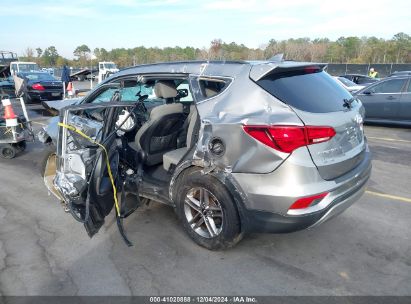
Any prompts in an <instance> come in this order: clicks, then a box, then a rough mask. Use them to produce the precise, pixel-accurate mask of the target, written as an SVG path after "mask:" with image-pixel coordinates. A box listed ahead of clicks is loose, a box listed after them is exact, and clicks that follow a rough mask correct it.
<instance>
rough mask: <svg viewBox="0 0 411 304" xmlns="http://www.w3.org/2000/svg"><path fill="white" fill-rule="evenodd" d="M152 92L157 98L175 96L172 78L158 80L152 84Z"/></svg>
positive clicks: (175, 90) (175, 91)
mask: <svg viewBox="0 0 411 304" xmlns="http://www.w3.org/2000/svg"><path fill="white" fill-rule="evenodd" d="M154 93H155V94H156V96H157V97H158V98H174V97H177V89H176V85H175V83H174V81H173V80H159V81H157V82H156V84H155V86H154Z"/></svg>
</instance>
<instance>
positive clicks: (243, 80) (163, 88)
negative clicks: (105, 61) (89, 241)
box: [44, 61, 371, 249]
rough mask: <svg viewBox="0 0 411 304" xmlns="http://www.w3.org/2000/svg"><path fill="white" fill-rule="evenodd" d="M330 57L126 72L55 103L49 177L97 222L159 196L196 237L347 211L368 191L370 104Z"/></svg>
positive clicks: (94, 226) (212, 242)
mask: <svg viewBox="0 0 411 304" xmlns="http://www.w3.org/2000/svg"><path fill="white" fill-rule="evenodd" d="M324 67H325V66H324V65H322V64H313V63H299V62H287V61H282V62H227V61H226V62H212V61H209V62H173V63H160V64H151V65H141V66H136V67H132V68H129V69H126V70H122V71H120V72H119V73H117V74H116V75H114V76H112V77H111V78H109V79H107V80H106V81H105V82H104V83H103V84H101V85H100V86H99V87H97V88H96V89H95V90H94V91H92V92H91V93H90V94H89V95H88V96H87V97H85V99H84V100H83V101H82V102H81V103H80V104H77V105H72V106H69V107H66V108H64V109H62V110H61V111H60V116H59V119H60V120H59V129H58V140H57V142H56V145H57V151H56V153H55V154H51V156H50V157H49V158H48V161H47V164H46V167H45V172H44V180H45V183H46V185H47V187H48V189H49V190H50V191H51V192H53V193H54V194H55V195H56V196H57V197H58V198H59V199H60V200H61V201H63V202H64V203H65V204H66V205H67V208H68V210H70V212H71V214H72V215H73V216H74V218H75V219H77V220H78V221H79V222H81V223H83V224H84V226H85V228H86V231H87V233H88V234H89V236H90V237H91V236H93V235H94V234H95V233H97V232H98V230H99V229H100V227H101V226H102V225H103V223H104V218H105V217H106V216H107V215H109V213H110V212H111V211H112V209H113V208H114V209H115V210H114V212H115V215H116V217H117V223H118V226H119V229H120V232H121V234H122V235H123V237H124V239H125V241H126V242H127V243H128V244H130V243H129V241H128V239H127V236H126V235H125V233H124V230H123V224H122V219H123V218H125V217H127V216H128V215H130V214H131V213H132V212H133V211H135V210H136V209H137V208H138V207H139V206H140V205H141V204H143V203H144V202H146V201H148V200H155V201H158V202H161V203H164V204H167V205H170V206H173V207H174V208H175V210H176V213H177V215H178V217H179V219H180V220H181V223H182V225H183V227H184V230H185V231H186V232H187V234H188V235H189V236H190V237H191V238H192V239H193V240H194V241H195V242H196V243H198V244H199V245H201V246H204V247H206V248H209V249H222V248H227V247H229V246H232V245H234V244H236V243H237V242H238V241H239V240H240V239H241V237H242V235H243V234H244V233H245V232H292V231H297V230H301V229H305V228H309V227H313V226H316V225H318V224H320V223H322V222H324V221H326V220H328V219H330V218H331V217H333V216H335V215H337V214H339V213H341V212H342V211H344V210H345V209H346V208H347V207H349V206H350V205H351V204H352V203H353V202H355V201H356V200H357V199H358V198H359V197H360V196H361V195H362V193H363V192H364V189H365V185H366V182H367V180H368V179H369V177H370V173H371V157H370V152H369V149H368V145H367V141H366V138H365V137H364V132H363V124H362V122H363V116H364V108H363V106H362V104H361V102H360V101H358V100H356V99H355V98H353V97H352V96H351V95H350V94H349V93H348V92H347V91H346V90H344V88H342V87H341V86H339V85H338V84H337V83H336V82H335V81H334V80H333V79H332V78H331V77H330V76H329V75H328V74H327V73H326V72H324V71H323V69H324Z"/></svg>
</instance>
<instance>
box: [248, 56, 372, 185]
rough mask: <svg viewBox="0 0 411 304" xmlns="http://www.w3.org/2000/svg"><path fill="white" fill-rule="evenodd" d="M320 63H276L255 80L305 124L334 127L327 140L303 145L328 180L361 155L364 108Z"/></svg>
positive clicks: (353, 166) (363, 142) (321, 173)
mask: <svg viewBox="0 0 411 304" xmlns="http://www.w3.org/2000/svg"><path fill="white" fill-rule="evenodd" d="M323 67H324V66H321V65H313V64H301V65H297V64H296V63H293V64H292V65H291V66H287V65H286V64H284V66H281V65H279V66H277V67H275V68H273V69H272V70H271V71H269V72H268V73H265V74H264V75H263V76H262V77H260V78H258V79H256V82H257V84H258V85H260V86H261V87H262V88H263V89H264V90H266V91H267V92H269V93H270V94H271V95H273V96H274V97H276V98H277V99H279V100H280V101H282V102H284V103H286V104H287V105H289V106H290V107H291V108H292V109H293V110H294V111H295V113H296V114H297V115H298V116H299V117H300V119H301V120H302V122H303V123H304V124H305V125H306V126H327V127H332V128H333V129H334V130H335V132H336V134H335V136H333V137H332V138H331V139H330V140H328V141H325V142H321V143H316V144H310V145H308V146H307V148H308V150H309V152H310V154H311V157H312V160H313V162H314V164H315V165H316V166H317V168H318V171H319V173H320V175H321V177H322V178H324V179H326V180H331V179H335V178H337V177H339V176H341V175H343V174H345V173H347V172H349V171H350V170H352V169H353V168H355V167H356V166H357V165H358V164H359V163H360V162H361V161H362V159H363V158H364V155H365V147H366V144H365V141H364V133H363V112H364V109H363V108H362V105H361V103H360V102H359V101H357V100H353V99H352V96H351V94H350V93H349V92H348V91H347V90H346V89H344V88H343V87H342V86H340V85H339V84H337V83H336V81H335V80H334V79H333V78H332V77H331V76H330V75H328V74H327V73H326V72H324V71H323Z"/></svg>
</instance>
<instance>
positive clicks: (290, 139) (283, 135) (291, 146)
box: [243, 126, 335, 153]
mask: <svg viewBox="0 0 411 304" xmlns="http://www.w3.org/2000/svg"><path fill="white" fill-rule="evenodd" d="M243 128H244V131H245V132H246V133H247V134H248V135H250V136H251V137H253V138H254V139H256V140H258V141H260V142H262V143H263V144H265V145H267V146H269V147H271V148H273V149H276V150H278V151H281V152H285V153H291V152H292V151H294V150H295V149H298V148H300V147H303V146H307V145H312V144H318V143H321V142H325V141H328V140H330V139H331V138H332V137H333V136H334V135H335V130H334V129H333V128H332V127H317V126H303V127H300V126H243Z"/></svg>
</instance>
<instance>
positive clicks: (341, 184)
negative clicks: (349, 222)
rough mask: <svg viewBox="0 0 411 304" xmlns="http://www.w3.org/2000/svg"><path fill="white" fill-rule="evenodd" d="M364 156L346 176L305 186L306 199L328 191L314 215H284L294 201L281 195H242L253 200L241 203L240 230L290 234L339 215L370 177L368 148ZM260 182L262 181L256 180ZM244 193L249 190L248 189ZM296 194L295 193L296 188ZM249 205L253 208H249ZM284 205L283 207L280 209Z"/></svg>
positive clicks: (363, 189)
mask: <svg viewBox="0 0 411 304" xmlns="http://www.w3.org/2000/svg"><path fill="white" fill-rule="evenodd" d="M365 153H366V155H365V157H364V159H363V161H362V162H361V163H360V164H359V165H358V166H357V167H356V168H355V169H353V170H352V171H351V172H349V173H347V174H346V175H344V176H342V177H340V178H338V179H336V180H334V181H327V182H325V183H323V184H322V185H320V186H318V187H311V189H310V188H309V187H307V189H306V191H307V193H306V195H307V196H308V195H311V194H315V193H322V192H329V195H328V196H327V197H326V199H324V202H321V204H322V206H321V209H319V208H317V209H315V211H314V212H311V211H312V210H309V211H310V212H307V213H304V212H301V213H300V214H296V215H290V214H287V210H288V207H289V206H290V205H291V204H292V202H293V201H295V199H296V197H295V196H293V195H291V194H290V196H288V197H287V196H284V195H283V194H282V195H281V196H268V195H264V194H263V195H262V196H254V195H253V194H252V193H251V194H250V193H246V196H247V197H248V198H249V199H250V198H251V199H254V200H253V201H247V202H245V204H244V208H242V209H243V210H241V212H240V213H241V215H242V222H243V226H244V230H245V231H248V232H270V233H282V232H293V231H298V230H302V229H306V228H310V227H314V226H317V225H319V224H321V223H323V222H325V221H327V220H329V219H331V218H333V217H334V216H336V215H338V214H340V213H342V212H343V211H344V210H345V209H347V208H348V207H349V206H351V205H352V204H353V203H354V202H355V201H357V200H358V199H359V198H360V197H361V195H362V194H363V193H364V191H365V188H366V184H367V181H368V180H369V178H370V175H371V167H372V165H371V153H370V152H369V151H368V149H367V151H366V152H365ZM267 178H268V176H267ZM237 182H239V185H240V186H241V187H242V188H243V189H244V186H243V185H242V182H244V180H240V181H238V180H237ZM260 182H263V181H262V180H261V179H260ZM327 187H328V189H327ZM296 188H297V186H296V187H295V189H296ZM248 190H250V188H249V187H248ZM312 190H314V191H312ZM251 191H252V190H251ZM291 191H292V189H291ZM296 191H298V190H297V189H296ZM310 191H311V192H310ZM291 193H292V192H291ZM255 199H257V200H255ZM250 206H252V207H253V208H250ZM259 206H261V208H259ZM285 206H286V208H284V207H285ZM270 208H271V209H272V210H270Z"/></svg>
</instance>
